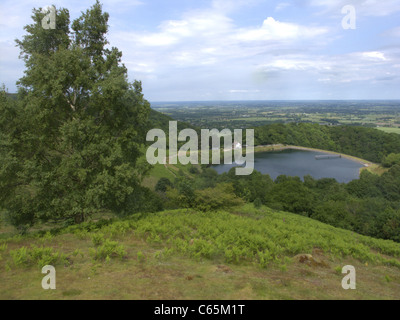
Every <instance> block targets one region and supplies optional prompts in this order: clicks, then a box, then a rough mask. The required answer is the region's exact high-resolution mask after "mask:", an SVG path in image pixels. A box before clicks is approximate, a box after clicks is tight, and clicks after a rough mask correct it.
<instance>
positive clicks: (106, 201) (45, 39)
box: [0, 1, 155, 233]
mask: <svg viewBox="0 0 400 320" xmlns="http://www.w3.org/2000/svg"><path fill="white" fill-rule="evenodd" d="M43 16H44V14H43V13H42V12H41V10H40V9H34V10H33V16H32V18H33V23H32V24H30V25H28V26H26V27H25V30H26V32H27V33H26V35H24V36H23V37H22V39H21V40H17V45H18V46H19V48H20V51H21V57H22V58H23V60H24V61H25V65H26V70H25V74H24V76H23V77H22V78H21V79H20V81H19V85H20V91H19V94H18V97H17V99H16V100H12V101H11V100H9V99H7V97H6V94H5V92H4V90H3V92H1V93H0V141H1V142H0V159H1V160H0V181H1V182H0V203H1V204H2V206H3V207H4V208H5V209H7V212H8V217H9V221H10V222H11V223H12V224H13V225H14V226H16V227H17V228H18V229H19V230H20V232H21V233H23V232H26V230H27V229H28V228H29V227H30V226H31V225H32V224H33V222H34V220H36V219H38V218H40V219H42V220H47V219H57V220H61V219H65V220H69V221H70V220H73V221H75V223H80V222H82V221H84V220H85V219H86V218H87V217H88V216H90V215H92V214H93V213H96V212H99V211H101V210H104V209H108V210H111V211H113V212H116V213H121V214H124V213H126V212H127V211H128V209H129V210H130V212H131V213H133V212H137V211H138V210H144V211H146V210H147V211H149V210H153V209H154V208H153V207H152V208H149V205H147V206H146V207H145V208H143V207H142V205H141V204H142V203H150V202H151V201H147V202H146V201H145V200H146V199H150V200H154V199H155V198H154V197H153V198H151V195H150V194H149V192H148V191H146V190H144V189H143V188H141V187H140V181H141V178H142V176H143V175H144V174H145V173H146V172H147V170H148V169H149V166H148V165H147V164H146V163H139V162H138V161H137V160H138V159H139V157H140V155H141V151H140V150H142V148H141V146H142V145H143V144H144V142H145V134H146V132H147V129H148V122H147V117H148V113H149V111H150V104H149V103H148V102H147V101H146V100H145V99H144V98H143V95H142V86H141V83H140V82H138V81H135V82H133V83H129V82H128V81H127V69H126V68H125V66H124V65H122V64H121V56H122V53H121V52H120V51H118V49H117V48H115V47H112V48H108V46H107V45H108V41H107V39H106V34H107V32H108V18H109V16H108V14H107V13H103V12H102V7H101V5H100V3H99V2H98V1H97V2H96V3H95V4H94V5H93V6H92V7H91V8H90V9H89V10H87V11H86V12H85V13H82V15H81V16H80V17H79V18H77V19H76V20H74V21H73V22H72V24H71V27H70V20H69V12H68V10H66V9H62V8H59V9H57V16H56V20H57V28H56V30H51V31H52V32H48V30H44V29H43V28H42V27H41V21H42V19H43ZM139 204H140V205H139Z"/></svg>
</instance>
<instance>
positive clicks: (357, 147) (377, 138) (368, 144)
mask: <svg viewBox="0 0 400 320" xmlns="http://www.w3.org/2000/svg"><path fill="white" fill-rule="evenodd" d="M277 143H282V144H288V145H296V146H302V147H310V148H317V149H324V150H329V151H335V152H340V153H344V154H348V155H352V156H355V157H359V158H362V159H366V160H369V161H372V162H376V163H380V162H381V161H382V160H383V158H384V157H386V156H388V155H389V154H391V153H400V135H397V134H389V133H385V132H382V131H379V130H376V129H374V128H366V127H353V126H324V125H318V124H311V123H290V124H270V125H265V126H261V127H256V128H255V144H256V145H267V144H277Z"/></svg>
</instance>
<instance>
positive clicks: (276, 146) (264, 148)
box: [254, 144, 374, 169]
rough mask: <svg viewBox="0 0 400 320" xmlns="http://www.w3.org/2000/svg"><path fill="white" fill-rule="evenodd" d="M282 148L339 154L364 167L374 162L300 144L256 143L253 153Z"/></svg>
mask: <svg viewBox="0 0 400 320" xmlns="http://www.w3.org/2000/svg"><path fill="white" fill-rule="evenodd" d="M283 150H302V151H315V152H321V153H326V154H333V155H340V156H341V157H342V158H346V159H349V160H352V161H354V162H358V163H359V164H362V165H363V166H364V167H369V166H371V165H373V164H374V163H373V162H371V161H367V160H364V159H361V158H357V157H354V156H350V155H347V154H343V153H340V152H334V151H328V150H322V149H316V148H309V147H300V146H292V145H283V144H273V145H258V146H255V147H254V153H259V152H276V151H283ZM361 169H362V168H361Z"/></svg>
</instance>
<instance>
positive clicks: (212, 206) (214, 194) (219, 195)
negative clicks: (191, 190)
mask: <svg viewBox="0 0 400 320" xmlns="http://www.w3.org/2000/svg"><path fill="white" fill-rule="evenodd" d="M242 204H243V200H242V199H240V198H237V197H236V196H235V194H234V192H233V186H232V185H231V184H228V183H221V184H218V185H217V186H216V187H215V188H207V189H204V190H196V191H195V200H194V203H193V207H194V208H196V209H198V210H201V211H212V210H213V211H215V210H218V209H222V208H223V209H227V208H231V207H234V206H238V205H242Z"/></svg>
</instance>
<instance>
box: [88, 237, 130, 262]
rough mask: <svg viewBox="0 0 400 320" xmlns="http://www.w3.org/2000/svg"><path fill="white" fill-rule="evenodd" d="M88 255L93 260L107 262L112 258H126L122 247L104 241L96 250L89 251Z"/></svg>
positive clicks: (112, 242) (109, 241)
mask: <svg viewBox="0 0 400 320" xmlns="http://www.w3.org/2000/svg"><path fill="white" fill-rule="evenodd" d="M90 254H91V256H92V258H93V259H94V260H103V261H105V260H109V259H112V258H119V259H123V258H124V257H125V256H126V251H125V249H124V246H123V245H120V244H119V243H118V242H116V241H111V240H109V239H106V240H105V241H104V242H103V244H102V245H100V246H98V247H97V248H96V249H91V250H90Z"/></svg>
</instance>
